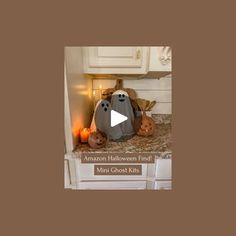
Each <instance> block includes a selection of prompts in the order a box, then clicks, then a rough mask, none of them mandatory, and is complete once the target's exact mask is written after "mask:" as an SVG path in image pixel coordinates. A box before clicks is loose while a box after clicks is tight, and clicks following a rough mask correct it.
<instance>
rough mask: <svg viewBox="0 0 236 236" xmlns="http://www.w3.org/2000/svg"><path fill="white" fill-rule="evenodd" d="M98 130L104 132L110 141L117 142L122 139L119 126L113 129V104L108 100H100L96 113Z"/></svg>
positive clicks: (95, 118)
mask: <svg viewBox="0 0 236 236" xmlns="http://www.w3.org/2000/svg"><path fill="white" fill-rule="evenodd" d="M94 121H95V126H96V130H100V131H102V132H104V133H105V134H106V135H107V137H108V138H109V139H112V140H117V139H120V138H121V137H122V132H121V128H120V127H119V126H114V127H111V104H110V102H109V101H107V100H100V101H99V103H98V105H97V107H96V110H95V112H94Z"/></svg>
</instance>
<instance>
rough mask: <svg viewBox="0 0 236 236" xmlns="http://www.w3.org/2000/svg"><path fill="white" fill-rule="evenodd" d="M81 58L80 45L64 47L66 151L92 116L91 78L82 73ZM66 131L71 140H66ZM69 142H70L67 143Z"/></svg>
mask: <svg viewBox="0 0 236 236" xmlns="http://www.w3.org/2000/svg"><path fill="white" fill-rule="evenodd" d="M82 59H83V57H82V48H81V47H65V77H66V80H65V83H66V84H65V89H66V87H67V90H68V91H65V121H66V122H65V123H67V124H66V127H65V136H66V139H67V140H66V147H67V152H68V151H72V150H71V149H73V148H72V146H75V145H76V143H77V135H78V130H79V129H80V128H83V127H89V126H90V121H91V116H92V108H93V107H92V104H93V102H92V80H91V79H88V78H85V77H84V75H83V60H82ZM67 92H68V93H67ZM66 102H68V104H67V103H66ZM66 104H67V105H68V107H67V106H66ZM68 112H69V114H67V113H68ZM68 119H69V120H68ZM68 133H70V134H72V141H70V140H68V139H69V138H68V136H69V135H68ZM71 142H72V144H68V143H71ZM68 149H69V150H68Z"/></svg>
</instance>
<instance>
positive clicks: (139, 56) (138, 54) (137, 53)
mask: <svg viewBox="0 0 236 236" xmlns="http://www.w3.org/2000/svg"><path fill="white" fill-rule="evenodd" d="M140 58H141V50H140V49H138V50H137V52H136V59H137V60H138V59H140Z"/></svg>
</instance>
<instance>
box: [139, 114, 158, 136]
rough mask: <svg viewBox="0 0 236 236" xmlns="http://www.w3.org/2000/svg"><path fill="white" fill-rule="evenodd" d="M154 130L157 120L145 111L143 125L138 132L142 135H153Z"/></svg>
mask: <svg viewBox="0 0 236 236" xmlns="http://www.w3.org/2000/svg"><path fill="white" fill-rule="evenodd" d="M154 131H155V122H154V120H153V119H152V118H151V117H149V116H147V115H146V113H145V111H144V112H143V115H142V121H141V125H140V128H139V131H138V133H137V134H138V135H141V136H150V135H153V133H154Z"/></svg>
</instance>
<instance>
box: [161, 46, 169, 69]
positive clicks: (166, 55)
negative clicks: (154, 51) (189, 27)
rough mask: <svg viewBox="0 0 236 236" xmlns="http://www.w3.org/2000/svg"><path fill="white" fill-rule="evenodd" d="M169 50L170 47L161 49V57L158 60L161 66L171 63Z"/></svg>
mask: <svg viewBox="0 0 236 236" xmlns="http://www.w3.org/2000/svg"><path fill="white" fill-rule="evenodd" d="M170 54H171V48H170V47H163V48H162V53H161V56H160V58H159V60H160V62H161V64H162V65H163V66H165V65H167V64H169V63H170V61H171V56H170Z"/></svg>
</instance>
